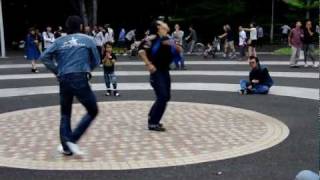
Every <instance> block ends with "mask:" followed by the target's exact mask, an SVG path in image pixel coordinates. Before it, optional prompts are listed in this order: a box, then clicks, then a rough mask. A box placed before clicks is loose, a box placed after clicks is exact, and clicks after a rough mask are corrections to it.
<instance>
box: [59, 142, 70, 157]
mask: <svg viewBox="0 0 320 180" xmlns="http://www.w3.org/2000/svg"><path fill="white" fill-rule="evenodd" d="M57 151H58V152H59V153H61V154H63V155H66V156H71V155H72V152H70V151H65V150H64V149H63V147H62V145H61V144H60V145H59V146H58V147H57Z"/></svg>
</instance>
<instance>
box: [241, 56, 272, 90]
mask: <svg viewBox="0 0 320 180" xmlns="http://www.w3.org/2000/svg"><path fill="white" fill-rule="evenodd" d="M249 65H250V67H251V72H250V75H249V80H250V81H248V80H240V88H241V89H240V94H241V95H243V94H268V92H269V89H270V88H271V86H272V85H273V80H272V78H271V76H270V74H269V71H268V69H267V68H266V67H262V66H261V65H260V62H259V59H258V58H257V57H254V56H250V57H249Z"/></svg>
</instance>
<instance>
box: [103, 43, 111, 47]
mask: <svg viewBox="0 0 320 180" xmlns="http://www.w3.org/2000/svg"><path fill="white" fill-rule="evenodd" d="M107 46H111V47H112V43H111V42H106V43H104V47H105V48H106V47H107Z"/></svg>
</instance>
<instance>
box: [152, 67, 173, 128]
mask: <svg viewBox="0 0 320 180" xmlns="http://www.w3.org/2000/svg"><path fill="white" fill-rule="evenodd" d="M150 83H151V86H152V87H153V90H154V92H155V94H156V101H155V102H154V104H153V106H152V108H151V110H150V112H149V120H148V123H149V125H157V124H159V123H160V120H161V118H162V116H163V114H164V112H165V110H166V107H167V103H168V101H169V100H170V98H171V92H170V91H171V79H170V74H169V71H160V70H157V71H156V72H154V73H152V74H151V75H150Z"/></svg>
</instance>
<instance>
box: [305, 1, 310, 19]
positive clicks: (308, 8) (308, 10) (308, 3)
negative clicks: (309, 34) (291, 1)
mask: <svg viewBox="0 0 320 180" xmlns="http://www.w3.org/2000/svg"><path fill="white" fill-rule="evenodd" d="M306 4H307V8H306V11H307V12H306V19H310V5H311V0H307V3H306Z"/></svg>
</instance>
